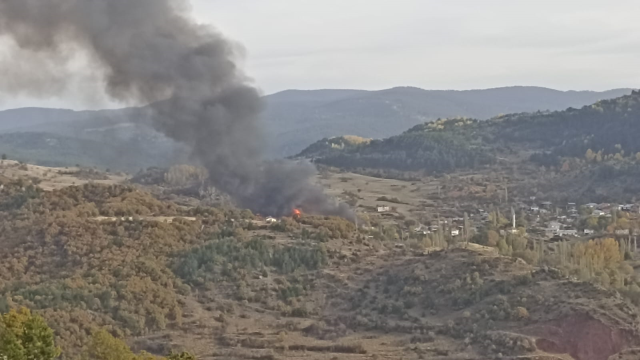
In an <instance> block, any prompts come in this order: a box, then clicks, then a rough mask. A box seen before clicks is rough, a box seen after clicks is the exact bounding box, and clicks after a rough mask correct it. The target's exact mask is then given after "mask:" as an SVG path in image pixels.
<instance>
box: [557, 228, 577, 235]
mask: <svg viewBox="0 0 640 360" xmlns="http://www.w3.org/2000/svg"><path fill="white" fill-rule="evenodd" d="M556 234H557V235H560V236H578V230H575V229H565V230H558V231H557V232H556Z"/></svg>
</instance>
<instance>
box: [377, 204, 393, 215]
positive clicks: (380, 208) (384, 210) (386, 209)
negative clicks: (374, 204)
mask: <svg viewBox="0 0 640 360" xmlns="http://www.w3.org/2000/svg"><path fill="white" fill-rule="evenodd" d="M389 211H391V208H390V207H388V206H378V212H379V213H383V212H389Z"/></svg>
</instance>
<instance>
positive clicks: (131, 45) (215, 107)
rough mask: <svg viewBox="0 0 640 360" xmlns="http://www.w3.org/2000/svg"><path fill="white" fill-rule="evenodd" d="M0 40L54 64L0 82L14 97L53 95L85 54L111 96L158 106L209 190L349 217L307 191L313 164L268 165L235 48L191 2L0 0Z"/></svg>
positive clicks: (246, 203)
mask: <svg viewBox="0 0 640 360" xmlns="http://www.w3.org/2000/svg"><path fill="white" fill-rule="evenodd" d="M0 35H6V36H8V37H9V38H11V39H12V40H13V41H15V43H16V44H17V45H18V48H19V49H20V52H21V53H22V52H24V51H25V50H27V51H30V54H31V56H32V58H31V59H30V61H32V59H46V60H47V63H48V64H49V65H50V64H51V62H57V63H55V65H56V66H47V67H39V68H36V69H33V71H34V72H38V71H42V72H43V73H41V74H40V75H39V76H38V81H21V78H20V76H18V75H15V74H13V75H12V74H8V78H5V79H3V80H2V81H5V82H7V83H9V84H12V86H13V89H12V90H13V91H16V92H17V91H20V92H23V91H30V92H31V93H33V94H42V93H43V92H51V90H52V89H55V88H56V86H52V85H54V84H52V83H51V82H52V81H54V80H55V81H59V80H60V79H59V73H63V70H68V69H69V66H68V63H69V59H70V58H72V56H71V55H70V53H71V52H73V51H79V52H82V53H85V54H87V55H88V56H89V58H90V59H91V60H90V63H91V66H92V69H93V70H94V71H95V72H97V73H99V74H100V75H101V76H102V78H103V79H104V83H105V90H106V92H107V94H108V95H109V96H111V97H113V98H114V99H117V100H120V101H124V102H128V103H138V104H149V103H152V104H154V105H152V106H151V108H152V109H153V113H154V115H153V118H154V124H155V127H156V129H157V130H159V131H161V132H162V133H164V134H166V135H167V136H169V137H170V138H172V139H174V140H176V141H178V142H181V143H184V144H187V145H188V146H189V147H190V148H191V149H192V150H193V156H194V157H195V158H197V159H198V160H199V161H200V162H202V164H203V165H204V166H205V167H206V168H207V169H208V170H209V174H210V179H211V182H212V184H213V185H214V186H215V187H217V188H218V189H220V190H222V191H225V192H227V193H229V194H230V195H231V196H232V197H234V198H235V200H236V201H237V202H238V203H239V205H240V206H243V207H247V208H250V209H252V210H254V211H257V212H259V213H261V214H271V215H283V214H289V213H291V211H292V210H293V209H294V208H295V207H300V208H302V210H303V211H307V212H310V213H322V214H334V215H343V216H348V215H349V214H350V212H349V211H348V209H347V208H346V206H344V205H337V204H335V203H334V202H333V201H332V200H330V199H329V198H328V197H327V196H325V195H324V194H323V192H322V190H321V189H320V188H319V187H317V186H315V185H312V184H311V180H312V177H313V175H314V174H315V169H314V167H313V166H312V165H310V164H307V163H299V162H291V161H284V160H282V161H264V158H263V156H262V153H263V151H264V148H265V147H264V144H263V141H262V139H263V138H262V134H261V131H260V126H259V125H260V124H259V122H258V117H259V113H260V112H261V110H262V101H261V97H260V93H259V91H258V90H257V89H256V88H254V87H253V86H251V85H250V84H249V79H248V78H247V77H246V76H245V75H244V73H243V72H242V71H241V70H240V69H239V68H238V66H237V65H236V62H235V59H236V58H237V55H238V54H237V52H238V47H237V46H236V45H235V44H234V43H232V42H230V41H228V40H227V39H225V38H224V37H223V36H221V35H220V34H219V33H218V32H217V31H215V30H214V29H213V28H211V27H209V26H204V25H200V24H197V23H196V22H195V21H194V20H193V19H192V18H191V17H190V15H189V3H188V0H0ZM12 60H13V61H15V62H20V61H21V59H19V58H15V59H12ZM45 72H50V73H48V74H47V73H45ZM54 72H59V73H58V74H56V73H54ZM56 75H58V76H56ZM46 79H51V81H46ZM66 81H70V80H66ZM58 85H59V86H58V87H60V86H62V84H60V83H58Z"/></svg>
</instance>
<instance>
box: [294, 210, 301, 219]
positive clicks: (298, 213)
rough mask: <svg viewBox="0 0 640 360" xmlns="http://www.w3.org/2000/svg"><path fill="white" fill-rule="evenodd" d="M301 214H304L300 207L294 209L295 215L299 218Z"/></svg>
mask: <svg viewBox="0 0 640 360" xmlns="http://www.w3.org/2000/svg"><path fill="white" fill-rule="evenodd" d="M300 216H302V211H301V210H300V209H293V217H294V218H299V217H300Z"/></svg>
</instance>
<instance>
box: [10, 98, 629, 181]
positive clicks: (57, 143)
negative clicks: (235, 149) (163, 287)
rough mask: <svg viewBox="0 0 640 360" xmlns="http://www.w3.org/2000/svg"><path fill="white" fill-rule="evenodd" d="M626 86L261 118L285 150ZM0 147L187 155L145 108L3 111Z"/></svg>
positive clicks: (310, 108) (399, 102) (145, 159)
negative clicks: (160, 130) (159, 129)
mask: <svg viewBox="0 0 640 360" xmlns="http://www.w3.org/2000/svg"><path fill="white" fill-rule="evenodd" d="M630 92H631V89H614V90H610V91H605V92H593V91H558V90H552V89H547V88H540V87H524V86H523V87H505V88H495V89H487V90H465V91H458V90H423V89H419V88H415V87H396V88H391V89H385V90H379V91H366V90H287V91H283V92H280V93H276V94H273V95H269V96H265V102H266V103H267V106H266V110H265V112H264V114H263V119H262V120H263V124H264V127H265V133H266V135H267V138H268V141H269V144H270V149H269V155H270V156H271V157H287V156H292V155H295V154H297V153H299V152H300V151H301V150H303V149H304V148H305V147H307V146H309V145H310V144H312V143H314V142H315V141H317V140H319V139H322V138H325V137H333V136H339V135H343V134H353V135H357V136H361V137H367V138H385V137H389V136H392V135H396V134H398V133H399V132H400V131H401V130H402V129H407V128H410V127H412V126H414V125H417V124H420V123H423V122H425V121H433V120H436V119H438V118H444V117H452V116H465V117H472V118H478V119H488V118H491V117H493V116H496V115H499V114H505V113H520V112H534V111H538V110H563V109H566V108H569V107H581V106H584V105H588V104H592V103H595V102H596V101H599V100H603V99H611V98H615V97H618V96H622V95H626V94H629V93H630ZM69 147H70V148H74V149H81V152H82V154H83V156H82V157H78V156H72V155H71V154H70V151H68V149H67V148H69ZM34 149H36V150H34ZM96 149H100V150H99V151H98V150H96ZM0 152H1V153H7V154H9V155H11V157H12V158H15V159H18V160H21V161H27V162H32V163H36V164H43V165H52V166H73V165H75V164H81V165H85V166H98V167H101V168H111V169H117V170H125V171H137V170H139V169H140V168H146V167H150V166H166V165H169V164H171V163H175V162H184V161H186V159H187V158H188V154H187V153H186V150H185V149H184V148H183V147H181V146H180V145H178V144H176V143H174V142H173V141H171V140H170V139H167V138H166V137H164V136H162V135H161V134H158V133H157V132H156V131H154V130H153V129H152V128H151V126H150V123H149V118H148V114H147V113H146V111H145V108H144V107H143V108H125V109H117V110H96V111H91V110H89V111H72V110H64V109H43V108H23V109H13V110H6V111H1V112H0ZM123 154H124V155H126V156H123ZM125 160H126V161H125Z"/></svg>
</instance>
